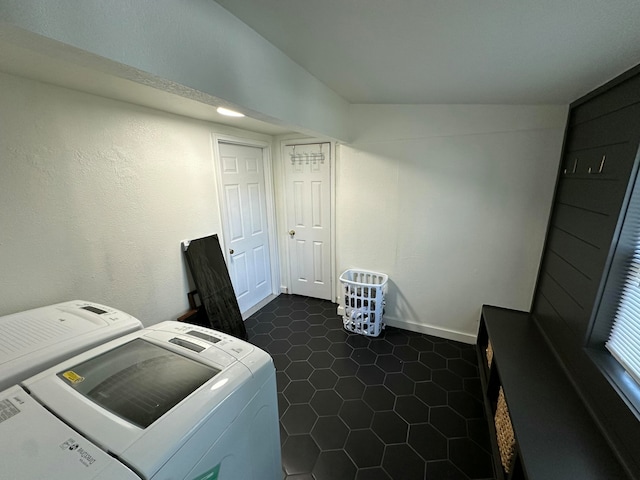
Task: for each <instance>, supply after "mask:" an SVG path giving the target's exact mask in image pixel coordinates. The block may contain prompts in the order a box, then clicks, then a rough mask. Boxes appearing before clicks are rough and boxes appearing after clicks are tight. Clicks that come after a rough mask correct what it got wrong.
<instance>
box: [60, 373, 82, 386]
mask: <svg viewBox="0 0 640 480" xmlns="http://www.w3.org/2000/svg"><path fill="white" fill-rule="evenodd" d="M62 376H63V377H64V378H66V379H67V380H69V381H70V382H71V383H74V384H75V383H80V382H82V381H83V380H84V377H81V376H80V375H78V374H77V373H76V372H74V371H72V370H67V371H66V372H64V373H63V374H62Z"/></svg>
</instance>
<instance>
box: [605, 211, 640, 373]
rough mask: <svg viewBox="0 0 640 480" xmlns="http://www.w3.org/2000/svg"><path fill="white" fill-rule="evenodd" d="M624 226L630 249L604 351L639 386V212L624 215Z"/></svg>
mask: <svg viewBox="0 0 640 480" xmlns="http://www.w3.org/2000/svg"><path fill="white" fill-rule="evenodd" d="M632 206H635V205H632ZM627 226H629V227H631V228H630V230H631V231H632V235H633V238H634V249H633V252H629V256H628V260H627V269H626V277H625V279H624V287H623V289H622V292H621V293H620V300H619V303H618V308H617V311H616V315H615V319H614V322H613V326H612V328H611V333H610V334H609V340H608V341H607V343H606V347H607V349H608V350H609V351H610V352H611V354H612V355H613V356H614V357H615V359H616V360H618V362H620V364H621V365H622V366H623V367H624V369H625V370H626V371H627V373H629V375H631V376H632V377H633V379H634V380H635V381H636V382H637V383H638V384H640V208H630V210H629V211H628V212H627V215H626V218H625V228H626V227H627Z"/></svg>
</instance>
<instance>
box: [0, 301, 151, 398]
mask: <svg viewBox="0 0 640 480" xmlns="http://www.w3.org/2000/svg"><path fill="white" fill-rule="evenodd" d="M141 328H142V323H140V321H139V320H138V319H136V318H134V317H132V316H131V315H129V314H127V313H124V312H121V311H120V310H116V309H115V308H111V307H106V306H104V305H99V304H97V303H92V302H85V301H82V300H73V301H70V302H64V303H58V304H55V305H49V306H46V307H41V308H36V309H33V310H27V311H25V312H19V313H14V314H12V315H6V316H3V317H0V390H4V389H5V388H8V387H10V386H12V385H15V384H16V383H18V382H20V381H22V380H24V379H26V378H28V377H30V376H32V375H35V374H36V373H39V372H41V371H42V370H44V369H46V368H49V367H51V366H52V365H55V364H57V363H59V362H61V361H63V360H65V359H67V358H70V357H72V356H74V355H76V354H78V353H80V352H84V351H85V350H88V349H90V348H92V347H94V346H96V345H99V344H101V343H104V342H107V341H109V340H112V339H114V338H117V337H120V336H122V335H125V334H127V333H130V332H133V331H136V330H140V329H141Z"/></svg>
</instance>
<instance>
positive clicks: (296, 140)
mask: <svg viewBox="0 0 640 480" xmlns="http://www.w3.org/2000/svg"><path fill="white" fill-rule="evenodd" d="M318 143H329V144H330V145H331V157H330V158H329V188H330V190H331V191H330V194H329V203H330V205H329V208H330V210H329V212H330V215H331V220H330V221H329V225H330V228H331V233H330V239H331V241H330V244H329V248H330V249H331V252H330V254H329V261H330V262H331V265H330V276H331V278H330V282H331V301H332V302H333V303H336V301H337V300H336V299H337V296H338V292H337V285H338V281H337V280H338V277H337V274H336V268H337V267H336V168H337V162H338V158H339V143H338V142H336V141H335V140H331V139H329V138H313V137H290V138H282V137H281V140H280V148H279V151H278V153H279V160H280V162H279V163H280V175H279V177H280V183H281V185H282V219H283V223H286V221H287V207H288V206H289V205H288V203H287V201H288V199H287V195H286V187H285V184H286V172H285V168H286V166H287V165H286V161H287V159H286V158H285V157H286V155H285V147H286V146H287V145H315V144H318ZM284 227H285V228H284V229H283V232H287V231H288V230H289V226H287V225H284ZM278 238H281V239H282V247H281V249H280V250H281V252H282V254H283V257H282V259H281V261H282V263H283V265H284V266H285V267H286V268H283V269H282V278H281V280H282V285H281V287H280V291H281V292H282V293H290V289H291V263H290V261H289V259H290V258H291V257H290V253H291V252H290V250H291V249H290V244H291V242H288V241H287V235H284V236H280V235H279V236H278Z"/></svg>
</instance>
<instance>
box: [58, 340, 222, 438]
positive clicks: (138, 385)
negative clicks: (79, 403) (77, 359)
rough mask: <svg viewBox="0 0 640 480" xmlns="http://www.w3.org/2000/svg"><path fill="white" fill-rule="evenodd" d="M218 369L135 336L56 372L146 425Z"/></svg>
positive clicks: (117, 411)
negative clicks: (126, 341)
mask: <svg viewBox="0 0 640 480" xmlns="http://www.w3.org/2000/svg"><path fill="white" fill-rule="evenodd" d="M219 372H220V370H218V369H216V368H214V367H212V366H211V365H205V364H203V363H200V362H196V361H195V360H192V359H190V358H187V357H185V356H183V355H179V354H177V353H175V352H173V351H171V350H167V349H166V348H162V347H160V346H158V345H154V344H153V343H150V342H147V341H145V340H142V339H140V338H137V339H135V340H132V341H131V342H128V343H125V344H124V345H120V346H119V347H116V348H114V349H113V350H109V351H108V352H105V353H103V354H101V355H98V356H95V357H93V358H90V359H88V360H85V361H83V362H81V363H79V364H77V365H74V366H73V367H71V368H69V369H66V370H64V371H62V372H59V373H58V374H57V375H58V378H60V379H61V380H62V381H63V382H65V383H66V384H67V385H68V386H70V387H71V388H73V389H74V390H75V391H76V392H78V393H80V394H82V395H83V396H85V397H86V398H89V399H91V400H92V401H93V402H95V403H96V404H97V405H99V406H100V407H102V408H104V409H105V410H108V411H109V412H111V413H113V414H115V415H117V416H119V417H121V418H123V419H125V420H127V421H129V422H131V423H133V424H134V425H136V426H138V427H140V428H147V427H148V426H149V425H151V424H152V423H153V422H155V421H156V420H157V419H158V418H160V417H161V416H162V415H164V414H165V413H167V412H168V411H169V410H170V409H171V408H173V407H174V406H175V405H177V404H178V403H179V402H181V401H182V400H184V399H185V398H187V397H188V396H189V395H190V394H191V393H192V392H194V391H195V390H196V389H197V388H198V387H200V386H201V385H203V384H204V383H205V382H207V381H208V380H210V379H211V378H213V377H214V376H215V375H217V374H218V373H219Z"/></svg>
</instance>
